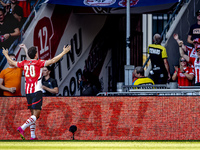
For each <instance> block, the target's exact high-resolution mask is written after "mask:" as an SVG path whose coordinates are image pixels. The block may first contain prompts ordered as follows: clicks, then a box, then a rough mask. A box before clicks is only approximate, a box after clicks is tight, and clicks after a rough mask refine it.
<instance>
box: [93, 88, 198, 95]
mask: <svg viewBox="0 0 200 150" xmlns="http://www.w3.org/2000/svg"><path fill="white" fill-rule="evenodd" d="M183 95H184V96H191V95H195V96H199V95H200V89H192V90H191V89H137V90H135V89H132V90H130V92H101V93H98V94H97V96H183Z"/></svg>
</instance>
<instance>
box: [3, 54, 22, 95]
mask: <svg viewBox="0 0 200 150" xmlns="http://www.w3.org/2000/svg"><path fill="white" fill-rule="evenodd" d="M9 57H10V58H11V59H12V60H16V58H15V55H14V54H9ZM8 64H9V67H8V68H6V69H4V70H2V71H1V73H0V88H1V89H2V90H3V95H4V96H21V76H22V69H20V68H16V67H15V66H13V65H11V64H10V63H9V62H8Z"/></svg>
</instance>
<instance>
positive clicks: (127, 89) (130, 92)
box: [97, 82, 200, 96]
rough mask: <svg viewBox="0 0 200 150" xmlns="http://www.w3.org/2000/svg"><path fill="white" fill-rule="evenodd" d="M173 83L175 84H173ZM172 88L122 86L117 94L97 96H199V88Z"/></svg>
mask: <svg viewBox="0 0 200 150" xmlns="http://www.w3.org/2000/svg"><path fill="white" fill-rule="evenodd" d="M174 83H175V82H174ZM175 87H176V86H174V85H173V84H170V83H167V84H156V85H130V86H128V85H126V86H125V85H123V86H122V90H121V91H120V90H118V91H117V92H101V93H98V94H97V96H137V95H140V96H149V95H154V96H173V95H196V96H197V95H200V86H177V87H176V88H175Z"/></svg>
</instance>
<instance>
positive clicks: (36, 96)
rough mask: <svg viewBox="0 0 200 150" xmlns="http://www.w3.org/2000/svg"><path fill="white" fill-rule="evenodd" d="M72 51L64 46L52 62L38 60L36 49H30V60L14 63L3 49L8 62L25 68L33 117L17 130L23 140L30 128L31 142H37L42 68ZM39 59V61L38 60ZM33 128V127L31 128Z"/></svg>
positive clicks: (28, 98) (26, 86)
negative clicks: (36, 131)
mask: <svg viewBox="0 0 200 150" xmlns="http://www.w3.org/2000/svg"><path fill="white" fill-rule="evenodd" d="M70 50H71V46H70V45H68V46H64V47H63V51H62V52H61V53H60V54H59V55H57V56H55V57H54V58H52V59H50V60H41V59H38V51H37V48H36V47H31V48H29V49H28V56H29V58H30V60H23V61H20V62H17V61H13V60H12V59H11V58H10V57H9V56H8V50H7V49H6V50H5V49H4V48H3V54H4V55H5V57H6V59H7V61H8V62H9V63H10V64H12V65H13V66H16V67H19V68H23V69H24V76H25V82H26V83H25V90H26V91H25V92H26V98H27V102H28V109H30V111H31V116H30V118H29V119H27V121H26V122H25V123H24V124H23V125H22V126H20V127H18V128H17V131H18V132H19V134H20V136H21V138H22V139H23V140H25V137H24V130H25V129H26V128H27V127H29V126H30V128H31V140H37V137H36V136H35V122H36V120H37V119H38V118H39V116H40V113H41V109H42V82H41V81H42V80H41V77H42V68H43V67H44V66H49V65H51V64H53V63H56V62H57V61H59V60H60V59H61V58H62V57H63V56H64V55H65V54H66V53H68V52H69V51H70ZM37 59H38V60H37ZM31 126H32V127H31Z"/></svg>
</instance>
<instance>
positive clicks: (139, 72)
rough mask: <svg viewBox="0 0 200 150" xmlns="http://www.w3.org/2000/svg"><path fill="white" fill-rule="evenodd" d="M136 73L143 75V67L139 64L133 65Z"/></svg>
mask: <svg viewBox="0 0 200 150" xmlns="http://www.w3.org/2000/svg"><path fill="white" fill-rule="evenodd" d="M135 70H136V73H137V74H140V75H142V76H144V68H143V67H141V66H137V67H135Z"/></svg>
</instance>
